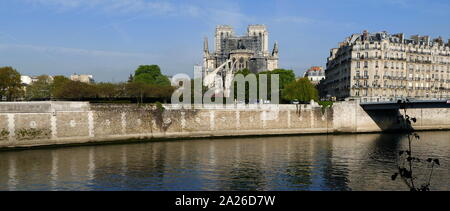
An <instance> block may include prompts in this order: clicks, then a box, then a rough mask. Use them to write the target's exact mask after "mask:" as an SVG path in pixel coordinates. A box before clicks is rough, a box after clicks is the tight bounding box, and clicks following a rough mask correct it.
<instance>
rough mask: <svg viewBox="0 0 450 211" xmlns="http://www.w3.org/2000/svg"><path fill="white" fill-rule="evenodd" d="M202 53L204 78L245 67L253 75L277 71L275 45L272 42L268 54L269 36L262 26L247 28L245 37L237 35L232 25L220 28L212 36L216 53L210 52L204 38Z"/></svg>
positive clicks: (276, 48)
mask: <svg viewBox="0 0 450 211" xmlns="http://www.w3.org/2000/svg"><path fill="white" fill-rule="evenodd" d="M203 53H204V55H203V68H204V69H203V71H204V75H208V74H210V73H213V72H217V73H218V74H221V72H222V74H223V71H233V72H236V71H239V70H242V69H245V68H246V69H249V70H250V71H251V72H253V73H258V72H262V71H268V70H274V69H277V68H278V44H277V43H276V42H275V45H274V47H273V50H272V52H269V33H268V31H267V29H266V26H264V25H250V26H248V29H247V34H246V35H245V36H236V35H235V34H234V30H233V28H232V27H231V26H224V25H219V26H217V27H216V33H215V51H214V52H210V51H209V47H208V39H207V38H205V43H204V52H203ZM218 69H220V70H219V71H217V70H218Z"/></svg>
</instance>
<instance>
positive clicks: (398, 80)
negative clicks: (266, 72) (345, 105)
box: [323, 31, 450, 102]
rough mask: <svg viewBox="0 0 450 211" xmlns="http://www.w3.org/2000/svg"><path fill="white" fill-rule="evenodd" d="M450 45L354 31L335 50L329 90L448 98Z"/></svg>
mask: <svg viewBox="0 0 450 211" xmlns="http://www.w3.org/2000/svg"><path fill="white" fill-rule="evenodd" d="M449 43H450V39H449V41H448V42H447V43H445V42H444V41H443V40H442V38H440V37H439V38H436V39H433V40H431V39H430V37H429V36H418V35H414V36H411V37H410V38H409V39H405V37H404V35H403V34H402V33H400V34H392V35H391V34H388V33H387V32H378V33H373V34H372V33H369V32H367V31H364V32H363V33H361V34H353V35H352V36H350V37H348V38H346V39H345V40H344V42H341V43H340V44H339V47H338V48H333V49H331V50H330V56H329V57H328V60H327V68H326V70H325V75H326V79H325V82H324V89H325V90H324V92H323V93H324V94H325V95H326V96H327V97H336V99H338V100H343V99H360V100H361V102H381V101H396V100H398V99H402V98H410V99H422V100H423V99H429V100H431V99H448V98H449V97H450V44H449Z"/></svg>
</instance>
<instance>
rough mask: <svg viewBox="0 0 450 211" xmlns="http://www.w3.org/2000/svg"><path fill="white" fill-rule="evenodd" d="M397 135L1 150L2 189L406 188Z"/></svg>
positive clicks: (440, 184)
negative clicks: (399, 176) (396, 177)
mask: <svg viewBox="0 0 450 211" xmlns="http://www.w3.org/2000/svg"><path fill="white" fill-rule="evenodd" d="M420 135H421V137H422V139H421V140H420V141H418V142H415V143H414V147H413V148H414V150H415V154H417V155H418V156H425V157H426V156H432V157H436V158H439V159H440V160H441V167H440V168H438V169H436V170H435V171H434V173H433V180H432V184H431V188H432V190H449V187H450V182H449V181H450V170H449V168H448V164H449V163H450V157H449V156H450V140H448V136H449V135H450V132H422V133H421V134H420ZM406 142H407V141H406V139H405V137H403V136H402V135H399V134H364V135H338V136H297V137H293V136H291V137H268V138H245V139H216V140H189V141H173V142H154V143H143V144H126V145H110V146H86V147H71V148H60V149H36V150H26V151H9V152H0V190H408V189H407V187H406V186H404V184H402V183H401V182H399V181H392V180H390V175H392V174H393V173H394V172H396V168H397V166H396V154H397V152H398V150H399V148H401V147H403V146H404V145H405V144H406Z"/></svg>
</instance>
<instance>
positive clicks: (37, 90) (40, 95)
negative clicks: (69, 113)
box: [25, 75, 52, 100]
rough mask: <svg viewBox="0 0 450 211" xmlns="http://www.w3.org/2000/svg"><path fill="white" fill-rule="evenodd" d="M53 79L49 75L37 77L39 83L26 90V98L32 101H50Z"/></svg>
mask: <svg viewBox="0 0 450 211" xmlns="http://www.w3.org/2000/svg"><path fill="white" fill-rule="evenodd" d="M51 90H52V79H51V78H50V76H48V75H41V76H38V77H37V81H36V82H34V83H32V84H31V85H30V86H28V87H27V88H26V92H25V98H26V99H27V100H32V99H49V98H50V97H51Z"/></svg>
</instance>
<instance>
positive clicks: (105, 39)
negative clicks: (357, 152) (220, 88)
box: [0, 0, 450, 82]
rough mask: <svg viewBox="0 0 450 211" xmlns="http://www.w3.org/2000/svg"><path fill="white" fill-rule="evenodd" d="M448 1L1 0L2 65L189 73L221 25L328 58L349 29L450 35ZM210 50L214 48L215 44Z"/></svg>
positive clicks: (308, 60) (291, 58) (283, 55)
mask: <svg viewBox="0 0 450 211" xmlns="http://www.w3.org/2000/svg"><path fill="white" fill-rule="evenodd" d="M449 11H450V1H448V0H339V1H330V0H329V1H325V0H314V1H298V0H297V1H296V0H241V1H238V0H189V1H188V0H1V1H0V66H13V67H14V68H16V69H17V70H18V71H19V72H21V73H22V74H26V75H39V74H50V75H56V74H62V75H70V74H72V73H79V74H93V75H94V77H95V79H96V81H112V82H119V81H126V80H127V78H128V75H129V74H130V73H132V72H133V71H134V70H135V69H136V68H137V66H139V65H140V64H158V65H160V67H161V68H162V71H163V73H164V74H167V75H175V74H177V73H188V74H191V73H192V67H193V65H194V64H196V63H201V61H202V48H203V46H202V45H203V38H204V37H205V36H208V37H209V42H210V48H211V47H213V41H214V40H213V35H214V29H215V26H216V25H217V24H228V25H232V26H233V27H234V28H235V31H236V33H237V34H244V33H245V31H246V27H247V25H248V24H265V25H266V26H267V27H268V29H269V39H270V44H271V46H272V45H273V42H274V41H275V40H277V41H278V42H279V48H280V67H281V68H288V69H293V70H295V72H296V74H298V75H300V74H301V73H302V72H303V71H304V70H305V69H306V68H308V67H309V66H313V65H321V66H325V63H326V58H327V56H328V54H329V50H330V48H333V47H336V46H337V44H338V42H340V41H342V40H344V38H345V37H347V36H349V35H351V34H353V33H360V32H361V31H363V30H364V29H367V30H369V31H370V32H375V31H384V30H385V31H388V32H390V33H398V32H403V33H405V34H406V36H408V37H409V36H410V35H413V34H421V35H430V36H432V37H437V36H442V37H443V38H444V39H445V40H447V39H449V38H450V12H449ZM210 50H212V49H210Z"/></svg>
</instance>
